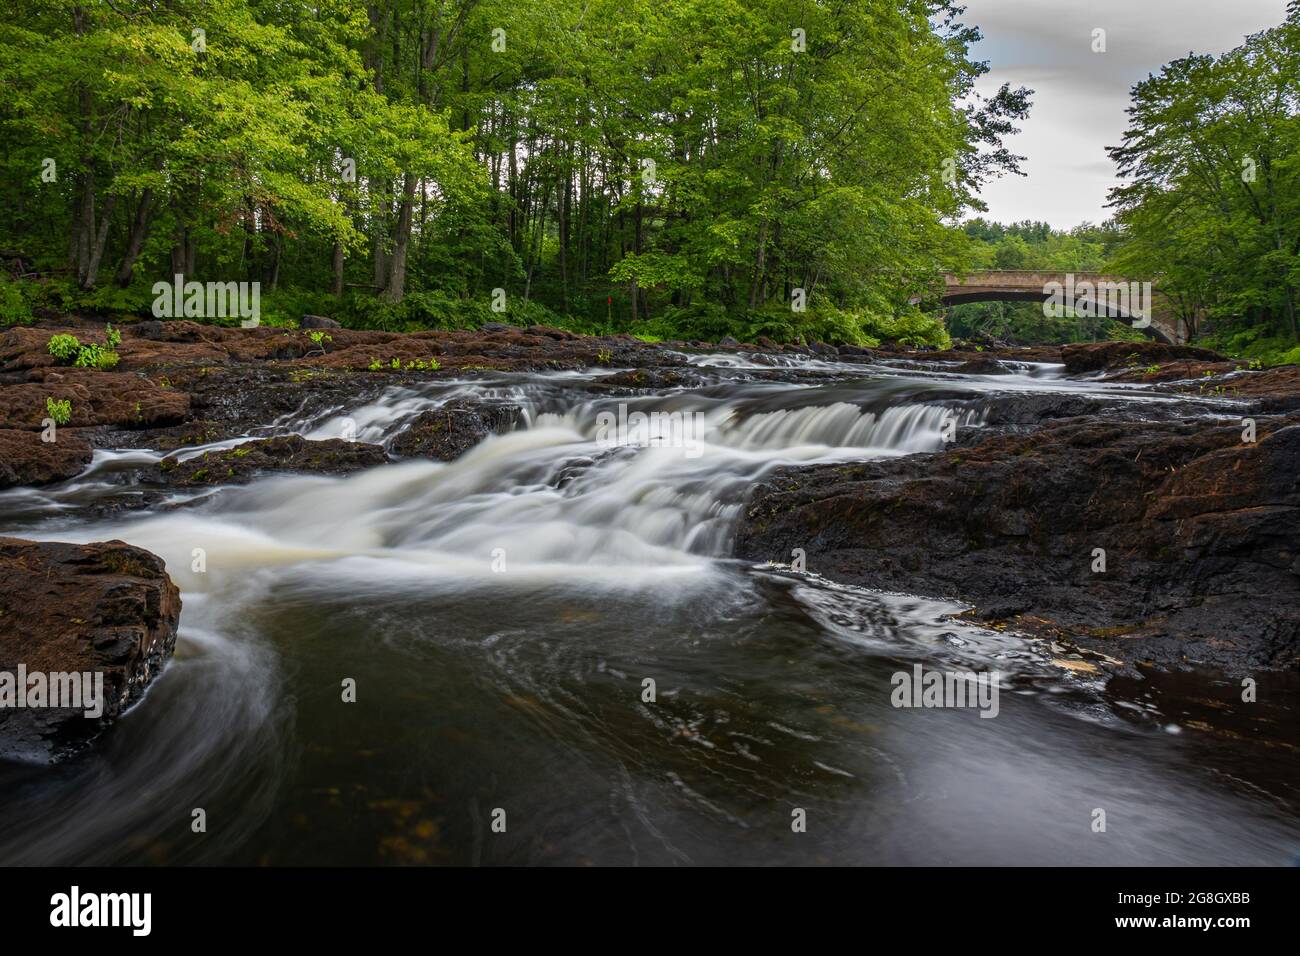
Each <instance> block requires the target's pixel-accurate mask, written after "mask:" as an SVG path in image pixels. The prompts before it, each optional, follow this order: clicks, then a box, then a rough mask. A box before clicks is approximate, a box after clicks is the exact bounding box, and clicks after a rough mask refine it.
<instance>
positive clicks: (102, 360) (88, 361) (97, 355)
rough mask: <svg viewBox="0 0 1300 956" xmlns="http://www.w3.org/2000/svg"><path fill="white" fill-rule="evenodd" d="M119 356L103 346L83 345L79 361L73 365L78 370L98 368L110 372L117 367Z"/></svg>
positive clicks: (79, 353)
mask: <svg viewBox="0 0 1300 956" xmlns="http://www.w3.org/2000/svg"><path fill="white" fill-rule="evenodd" d="M117 362H118V354H117V353H116V352H114V351H113V350H112V349H106V348H104V346H102V345H93V344H92V345H83V346H82V347H81V351H79V352H78V353H77V360H76V361H75V362H73V363H72V364H73V365H75V366H77V367H78V368H97V369H101V370H103V371H105V372H106V371H108V370H109V369H110V368H113V367H114V366H115V365H117Z"/></svg>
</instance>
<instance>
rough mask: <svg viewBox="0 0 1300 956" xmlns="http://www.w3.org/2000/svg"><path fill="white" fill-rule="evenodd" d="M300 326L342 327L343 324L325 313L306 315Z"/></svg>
mask: <svg viewBox="0 0 1300 956" xmlns="http://www.w3.org/2000/svg"><path fill="white" fill-rule="evenodd" d="M298 326H299V327H300V328H304V329H341V328H343V324H342V323H341V322H338V321H336V320H334V319H331V318H329V317H328V316H325V315H304V316H303V317H302V319H301V321H299V323H298Z"/></svg>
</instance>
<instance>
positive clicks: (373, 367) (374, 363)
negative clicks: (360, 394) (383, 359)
mask: <svg viewBox="0 0 1300 956" xmlns="http://www.w3.org/2000/svg"><path fill="white" fill-rule="evenodd" d="M366 367H367V368H368V369H370V371H372V372H378V371H379V370H380V369H381V368H383V367H384V366H383V365H381V364H380V362H379V359H371V360H370V364H369V365H367V366H366Z"/></svg>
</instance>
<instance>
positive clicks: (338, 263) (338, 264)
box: [331, 239, 343, 298]
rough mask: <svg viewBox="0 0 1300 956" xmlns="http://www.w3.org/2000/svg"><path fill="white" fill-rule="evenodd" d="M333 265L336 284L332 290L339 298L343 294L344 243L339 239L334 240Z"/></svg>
mask: <svg viewBox="0 0 1300 956" xmlns="http://www.w3.org/2000/svg"><path fill="white" fill-rule="evenodd" d="M331 265H332V266H333V270H334V285H333V287H332V288H331V291H332V292H333V293H334V296H335V297H336V298H337V297H339V296H341V295H343V243H341V242H339V241H338V240H337V239H335V240H334V260H333V262H332V263H331Z"/></svg>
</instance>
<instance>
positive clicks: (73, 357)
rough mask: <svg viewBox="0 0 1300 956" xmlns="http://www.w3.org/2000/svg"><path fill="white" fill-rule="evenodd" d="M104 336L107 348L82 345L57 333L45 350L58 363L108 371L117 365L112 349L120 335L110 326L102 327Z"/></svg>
mask: <svg viewBox="0 0 1300 956" xmlns="http://www.w3.org/2000/svg"><path fill="white" fill-rule="evenodd" d="M104 335H105V337H106V338H107V339H108V345H107V346H104V345H96V344H94V343H87V344H85V345H82V344H81V342H80V341H78V339H77V337H76V336H75V335H68V334H66V333H59V334H58V335H52V336H50V341H49V342H48V343H46V345H45V350H46V351H47V352H49V353H50V354H51V355H53V356H54V357H55V358H56V359H58V360H59V361H60V362H64V363H67V362H71V363H72V364H73V365H75V366H76V367H77V368H97V369H101V370H103V371H108V370H109V369H111V368H113V367H115V366H116V365H117V363H118V359H119V356H118V354H117V352H116V351H114V349H116V348H117V346H118V345H119V344H121V341H122V333H121V332H119V331H118V330H117V329H115V328H113V326H112V325H111V324H110V325H106V326H105V327H104Z"/></svg>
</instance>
